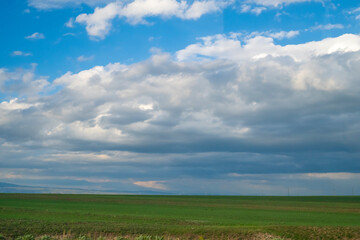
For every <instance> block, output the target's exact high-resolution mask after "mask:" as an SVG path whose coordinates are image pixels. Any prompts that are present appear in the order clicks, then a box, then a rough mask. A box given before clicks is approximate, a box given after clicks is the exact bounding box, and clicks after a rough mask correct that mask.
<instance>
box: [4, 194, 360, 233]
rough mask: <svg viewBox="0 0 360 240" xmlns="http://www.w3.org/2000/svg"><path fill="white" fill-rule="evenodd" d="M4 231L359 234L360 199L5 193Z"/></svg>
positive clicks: (354, 197)
mask: <svg viewBox="0 0 360 240" xmlns="http://www.w3.org/2000/svg"><path fill="white" fill-rule="evenodd" d="M0 235H1V236H0V239H1V238H2V239H16V238H17V239H26V236H25V235H27V237H29V236H30V235H31V236H30V239H31V238H32V236H34V237H35V238H37V239H44V236H45V235H46V237H45V239H47V238H49V239H50V238H56V239H83V240H85V239H360V197H359V196H344V197H337V196H331V197H250V196H249V197H248V196H146V195H145V196H144V195H62V194H0ZM19 236H23V237H22V238H21V237H20V238H19Z"/></svg>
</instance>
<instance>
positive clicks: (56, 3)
mask: <svg viewBox="0 0 360 240" xmlns="http://www.w3.org/2000/svg"><path fill="white" fill-rule="evenodd" d="M111 1H113V0H28V4H29V6H31V7H34V8H37V9H44V10H45V9H57V8H66V7H76V6H79V5H81V4H86V5H89V6H96V5H99V4H106V3H109V2H111Z"/></svg>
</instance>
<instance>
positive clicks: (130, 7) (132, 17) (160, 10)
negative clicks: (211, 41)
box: [76, 0, 230, 39]
mask: <svg viewBox="0 0 360 240" xmlns="http://www.w3.org/2000/svg"><path fill="white" fill-rule="evenodd" d="M229 4H230V2H226V1H215V0H204V1H194V2H193V3H191V4H189V3H187V2H186V1H181V2H179V1H177V0H134V1H132V2H130V3H127V4H124V3H122V2H120V1H117V2H112V3H110V4H108V5H106V6H105V7H103V8H96V9H95V11H94V13H92V14H81V15H79V16H78V17H77V18H76V22H78V23H82V24H85V25H86V30H87V32H88V34H89V35H90V36H92V37H96V38H100V39H103V38H104V37H105V36H106V35H107V34H108V33H109V31H110V29H111V27H112V25H111V21H112V20H113V19H114V18H116V17H120V18H121V17H124V18H126V20H127V21H128V22H129V23H131V24H146V23H147V21H146V20H145V18H147V17H152V16H159V17H162V18H170V17H178V18H181V19H187V20H189V19H198V18H200V17H201V16H202V15H204V14H208V13H213V12H218V11H220V10H222V9H223V8H224V7H226V6H227V5H229Z"/></svg>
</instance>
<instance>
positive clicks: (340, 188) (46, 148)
mask: <svg viewBox="0 0 360 240" xmlns="http://www.w3.org/2000/svg"><path fill="white" fill-rule="evenodd" d="M0 20H1V25H0V30H1V32H2V37H1V38H0V182H7V183H13V184H20V185H29V186H41V187H53V188H79V189H88V190H99V191H103V192H106V191H108V192H119V193H126V192H144V193H145V192H156V193H161V194H209V195H213V194H216V195H218V194H221V195H352V194H357V195H358V194H360V141H359V139H360V107H359V106H360V105H359V102H360V84H359V83H360V35H359V34H360V3H358V2H357V1H353V0H342V1H340V0H182V1H179V0H124V1H120V0H3V1H1V3H0Z"/></svg>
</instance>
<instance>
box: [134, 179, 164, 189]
mask: <svg viewBox="0 0 360 240" xmlns="http://www.w3.org/2000/svg"><path fill="white" fill-rule="evenodd" d="M163 183H165V181H136V182H133V184H135V185H138V186H141V187H145V188H153V189H158V190H167V188H166V186H165V185H164V184H163Z"/></svg>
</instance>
